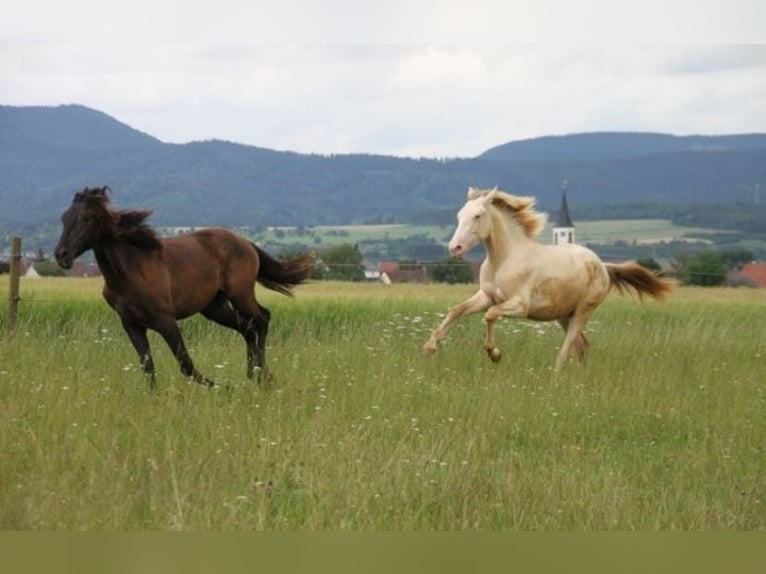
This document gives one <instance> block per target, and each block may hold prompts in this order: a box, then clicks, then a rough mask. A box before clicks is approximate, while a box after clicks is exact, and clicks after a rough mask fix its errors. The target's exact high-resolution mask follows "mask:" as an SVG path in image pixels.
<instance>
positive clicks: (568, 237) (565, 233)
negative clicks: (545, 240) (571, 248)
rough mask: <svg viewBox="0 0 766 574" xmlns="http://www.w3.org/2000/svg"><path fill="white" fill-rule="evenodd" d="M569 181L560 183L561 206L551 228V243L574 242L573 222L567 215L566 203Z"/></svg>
mask: <svg viewBox="0 0 766 574" xmlns="http://www.w3.org/2000/svg"><path fill="white" fill-rule="evenodd" d="M568 185H569V182H568V181H567V180H564V182H563V183H562V185H561V207H560V208H559V216H558V219H557V220H556V225H555V227H554V228H553V244H554V245H562V244H564V243H574V227H575V226H574V223H572V218H571V217H570V215H569V205H567V186H568Z"/></svg>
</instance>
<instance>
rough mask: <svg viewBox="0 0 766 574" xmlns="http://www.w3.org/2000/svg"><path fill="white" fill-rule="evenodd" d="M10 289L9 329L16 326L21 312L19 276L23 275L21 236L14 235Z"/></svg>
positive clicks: (11, 329)
mask: <svg viewBox="0 0 766 574" xmlns="http://www.w3.org/2000/svg"><path fill="white" fill-rule="evenodd" d="M9 271H10V282H11V284H10V289H9V290H8V331H13V330H14V329H15V328H16V318H17V317H18V314H19V300H20V297H19V276H20V275H21V237H14V238H13V241H12V245H11V265H10V270H9Z"/></svg>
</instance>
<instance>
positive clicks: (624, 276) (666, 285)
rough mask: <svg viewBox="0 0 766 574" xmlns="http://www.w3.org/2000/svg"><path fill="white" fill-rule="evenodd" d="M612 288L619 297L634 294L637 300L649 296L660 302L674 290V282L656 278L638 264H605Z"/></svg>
mask: <svg viewBox="0 0 766 574" xmlns="http://www.w3.org/2000/svg"><path fill="white" fill-rule="evenodd" d="M604 265H605V267H606V270H607V272H608V273H609V281H610V282H611V284H612V287H616V288H617V290H618V291H619V292H620V294H621V295H624V294H625V292H626V291H627V292H629V293H635V294H636V295H638V298H639V299H642V300H643V298H644V295H649V296H650V297H653V298H654V299H657V300H662V299H663V298H664V297H665V295H666V294H667V293H670V292H671V291H672V290H673V289H675V288H676V285H677V283H676V281H674V280H673V279H666V278H664V277H658V276H657V275H655V274H654V273H652V272H651V271H649V270H648V269H647V268H646V267H643V266H641V265H639V264H638V263H634V262H628V263H605V264H604Z"/></svg>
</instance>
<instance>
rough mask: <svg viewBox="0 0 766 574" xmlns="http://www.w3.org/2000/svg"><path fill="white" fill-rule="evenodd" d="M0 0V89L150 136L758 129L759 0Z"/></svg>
mask: <svg viewBox="0 0 766 574" xmlns="http://www.w3.org/2000/svg"><path fill="white" fill-rule="evenodd" d="M2 2H3V4H4V7H3V13H4V15H8V14H10V15H11V16H10V17H6V16H4V17H3V19H2V20H1V21H0V103H2V104H10V105H56V104H65V103H79V104H84V105H86V106H90V107H93V108H96V109H98V110H101V111H103V112H106V113H107V114H109V115H111V116H113V117H115V118H117V119H118V120H120V121H123V122H125V123H127V124H129V125H131V126H132V127H135V128H137V129H139V130H141V131H144V132H147V133H149V134H151V135H153V136H156V137H158V138H160V139H161V140H163V141H167V142H187V141H191V140H200V139H212V138H216V139H226V140H231V141H236V142H240V143H246V144H251V145H257V146H261V147H267V148H273V149H280V150H292V151H299V152H313V153H322V154H330V153H351V152H361V153H382V154H390V155H398V156H416V157H420V156H424V157H445V156H447V157H470V156H474V155H477V154H479V153H481V152H482V151H484V150H486V149H487V148H489V147H492V146H495V145H498V144H501V143H505V142H507V141H511V140H516V139H523V138H531V137H537V136H542V135H550V134H564V133H572V132H582V131H597V130H610V131H616V130H635V131H660V132H667V133H675V134H691V133H704V134H722V133H742V132H766V43H765V42H766V24H764V23H766V2H763V1H762V0H728V1H719V0H695V1H688V0H665V1H663V2H660V1H656V0H643V1H642V2H621V1H617V0H578V1H577V2H566V1H565V0H535V1H531V0H529V1H527V2H520V1H517V0H473V1H472V2H465V1H457V0H429V1H425V0H408V1H407V2H403V1H400V0H386V1H383V0H379V1H377V2H367V1H362V0H356V1H352V0H323V1H314V0H280V1H277V0H218V1H215V2H211V1H204V2H203V1H201V0H165V1H162V0H154V1H151V2H150V1H147V0H133V2H131V3H124V4H126V6H118V7H116V8H115V7H113V6H112V3H110V2H104V1H103V0H98V1H94V0H69V1H67V2H60V1H59V0H42V1H41V0H26V1H25V2H23V3H13V4H11V3H10V2H7V6H5V4H6V1H5V0H2ZM127 4H130V6H127ZM467 5H470V7H467Z"/></svg>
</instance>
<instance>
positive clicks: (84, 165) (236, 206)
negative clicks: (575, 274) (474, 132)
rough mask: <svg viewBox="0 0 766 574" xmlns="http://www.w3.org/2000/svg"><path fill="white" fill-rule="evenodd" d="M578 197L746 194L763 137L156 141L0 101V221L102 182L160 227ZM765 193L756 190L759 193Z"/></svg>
mask: <svg viewBox="0 0 766 574" xmlns="http://www.w3.org/2000/svg"><path fill="white" fill-rule="evenodd" d="M564 179H566V180H568V181H569V202H570V209H571V210H572V211H573V215H574V216H575V217H578V210H580V209H584V208H586V207H588V206H590V207H593V206H618V207H619V206H621V205H622V206H624V205H627V204H648V203H652V202H653V203H660V204H671V203H672V204H676V205H678V204H681V205H692V204H702V203H743V204H748V203H749V204H752V203H753V201H754V193H755V190H756V186H757V185H758V184H761V185H762V187H763V191H762V194H763V195H764V196H766V135H764V134H752V135H734V136H690V137H675V136H670V135H664V134H642V133H593V134H574V135H570V136H558V137H545V138H539V139H533V140H525V141H518V142H510V143H507V144H504V145H502V146H498V147H496V148H493V149H491V150H488V151H487V152H485V153H484V154H481V155H480V156H479V157H476V158H462V159H452V160H447V161H442V160H435V159H407V158H396V157H387V156H374V155H334V156H322V155H306V154H297V153H291V152H277V151H273V150H268V149H262V148H258V147H252V146H244V145H239V144H235V143H231V142H223V141H207V142H193V143H188V144H182V145H179V144H167V143H163V142H161V141H159V140H157V139H156V138H154V137H152V136H150V135H147V134H144V133H142V132H139V131H137V130H135V129H133V128H131V127H130V126H127V125H125V124H123V123H120V122H118V121H117V120H115V119H114V118H111V117H110V116H108V115H106V114H103V113H101V112H98V111H95V110H92V109H88V108H85V107H82V106H76V105H70V106H60V107H50V108H44V107H9V106H0V224H2V225H6V226H8V225H17V224H32V223H42V222H56V221H57V220H58V217H59V215H60V213H61V211H62V210H63V209H64V208H65V207H66V206H67V205H68V204H69V202H70V200H71V197H72V194H73V193H74V192H75V191H77V190H79V189H82V188H83V187H84V186H97V185H108V186H110V187H111V188H112V190H113V200H114V202H115V203H116V204H117V205H119V206H131V207H135V206H142V207H149V208H153V209H154V210H155V214H154V216H153V218H152V222H153V223H155V224H166V225H229V226H233V225H320V224H346V223H362V222H390V221H419V220H425V219H427V218H428V217H432V216H434V214H436V215H438V216H440V217H443V216H445V215H446V216H447V217H448V218H449V219H448V221H452V219H453V218H454V209H455V208H457V207H459V206H460V205H461V204H462V202H463V199H464V197H465V192H466V189H467V188H468V186H470V185H472V186H478V187H493V186H495V185H497V186H498V187H500V188H501V189H504V190H507V191H509V192H512V193H518V194H525V195H534V196H536V197H537V198H538V203H539V204H540V206H541V207H542V208H543V209H546V210H555V209H556V208H557V207H558V203H559V201H560V194H561V184H562V181H563V180H564ZM764 200H766V197H764Z"/></svg>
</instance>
